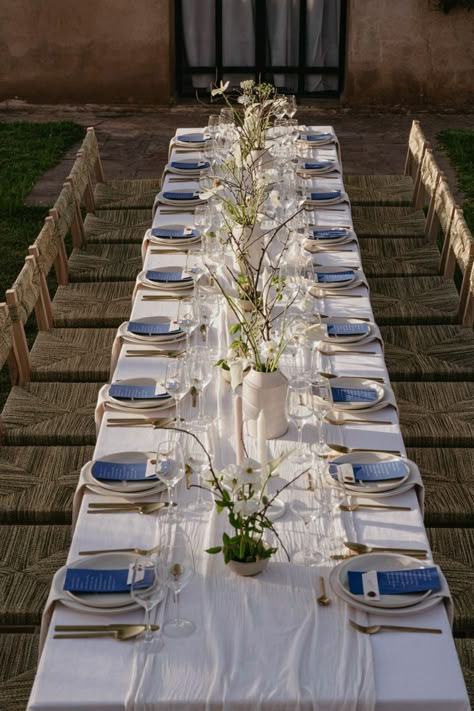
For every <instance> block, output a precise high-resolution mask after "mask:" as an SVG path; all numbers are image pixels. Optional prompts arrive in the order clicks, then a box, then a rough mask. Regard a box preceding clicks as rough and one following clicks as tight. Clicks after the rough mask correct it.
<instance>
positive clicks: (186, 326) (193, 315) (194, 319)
mask: <svg viewBox="0 0 474 711" xmlns="http://www.w3.org/2000/svg"><path fill="white" fill-rule="evenodd" d="M177 322H178V325H179V327H180V328H181V329H182V330H183V331H184V332H185V333H186V350H189V343H190V339H191V334H193V333H194V331H195V330H196V328H197V327H198V325H199V314H198V307H197V303H196V301H195V300H194V299H192V300H191V301H180V302H179V306H178V316H177Z"/></svg>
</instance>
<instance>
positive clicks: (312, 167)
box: [304, 160, 334, 170]
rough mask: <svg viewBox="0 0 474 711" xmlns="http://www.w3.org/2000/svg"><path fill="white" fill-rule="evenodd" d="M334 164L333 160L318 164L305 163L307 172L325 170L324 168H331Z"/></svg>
mask: <svg viewBox="0 0 474 711" xmlns="http://www.w3.org/2000/svg"><path fill="white" fill-rule="evenodd" d="M333 165H334V163H333V162H332V161H331V160H322V161H319V162H318V163H305V164H304V168H305V170H323V168H330V167H331V166H333Z"/></svg>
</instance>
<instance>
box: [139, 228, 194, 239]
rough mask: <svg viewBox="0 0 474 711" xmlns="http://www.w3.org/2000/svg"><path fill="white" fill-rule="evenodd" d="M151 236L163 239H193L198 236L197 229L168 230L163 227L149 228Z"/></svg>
mask: <svg viewBox="0 0 474 711" xmlns="http://www.w3.org/2000/svg"><path fill="white" fill-rule="evenodd" d="M151 234H152V235H153V237H162V238H165V239H194V238H195V237H199V230H189V232H188V231H186V232H185V231H184V228H183V229H182V230H170V229H167V228H165V227H153V228H152V230H151Z"/></svg>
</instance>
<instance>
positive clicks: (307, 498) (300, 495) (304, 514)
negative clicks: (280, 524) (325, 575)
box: [290, 482, 323, 565]
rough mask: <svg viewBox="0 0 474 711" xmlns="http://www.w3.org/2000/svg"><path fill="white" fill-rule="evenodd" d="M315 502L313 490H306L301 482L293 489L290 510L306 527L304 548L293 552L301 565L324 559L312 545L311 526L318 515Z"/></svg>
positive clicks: (316, 563)
mask: <svg viewBox="0 0 474 711" xmlns="http://www.w3.org/2000/svg"><path fill="white" fill-rule="evenodd" d="M298 484H299V482H298ZM315 503H316V502H315V500H314V496H313V494H312V492H307V491H304V490H303V489H302V485H301V484H299V486H298V485H297V486H296V487H295V488H294V489H293V499H292V500H291V503H290V510H291V511H292V513H294V514H295V516H297V517H298V518H299V519H300V520H301V521H303V523H304V527H305V536H304V544H303V548H302V549H301V550H298V551H296V552H295V553H294V554H293V561H294V562H295V563H298V564H300V565H318V563H320V562H321V561H322V559H323V557H322V555H321V554H320V553H318V552H316V551H313V550H312V546H311V534H310V526H311V524H312V523H313V521H315V520H316V517H317V515H318V509H317V508H316V506H315Z"/></svg>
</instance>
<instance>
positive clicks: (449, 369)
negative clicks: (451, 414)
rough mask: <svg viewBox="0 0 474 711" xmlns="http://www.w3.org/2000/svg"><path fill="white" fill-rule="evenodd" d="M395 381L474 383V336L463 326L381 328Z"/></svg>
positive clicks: (391, 376) (387, 360) (390, 370)
mask: <svg viewBox="0 0 474 711" xmlns="http://www.w3.org/2000/svg"><path fill="white" fill-rule="evenodd" d="M380 331H381V334H382V338H383V341H384V346H385V362H386V364H387V368H388V372H389V373H390V379H391V380H428V381H433V380H474V332H473V330H472V328H466V327H463V326H456V325H453V326H449V325H448V326H381V327H380Z"/></svg>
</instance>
